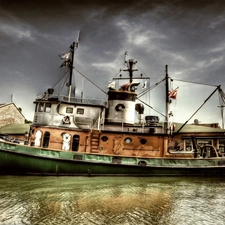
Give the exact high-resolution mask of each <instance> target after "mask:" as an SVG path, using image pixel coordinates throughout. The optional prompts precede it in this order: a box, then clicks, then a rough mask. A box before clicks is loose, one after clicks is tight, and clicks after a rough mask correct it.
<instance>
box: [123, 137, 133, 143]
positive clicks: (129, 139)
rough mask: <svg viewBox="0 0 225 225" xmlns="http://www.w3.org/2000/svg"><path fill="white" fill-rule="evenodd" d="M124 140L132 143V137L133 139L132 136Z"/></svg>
mask: <svg viewBox="0 0 225 225" xmlns="http://www.w3.org/2000/svg"><path fill="white" fill-rule="evenodd" d="M124 141H125V142H126V143H127V144H130V143H131V142H132V139H131V138H126V139H125V140H124Z"/></svg>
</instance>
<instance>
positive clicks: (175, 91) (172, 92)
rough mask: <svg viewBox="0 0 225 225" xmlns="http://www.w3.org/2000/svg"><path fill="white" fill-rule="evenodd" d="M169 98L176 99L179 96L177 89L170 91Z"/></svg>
mask: <svg viewBox="0 0 225 225" xmlns="http://www.w3.org/2000/svg"><path fill="white" fill-rule="evenodd" d="M169 98H173V99H176V98H177V90H176V89H175V90H172V91H169Z"/></svg>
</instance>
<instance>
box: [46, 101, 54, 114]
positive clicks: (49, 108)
mask: <svg viewBox="0 0 225 225" xmlns="http://www.w3.org/2000/svg"><path fill="white" fill-rule="evenodd" d="M51 106H52V104H51V103H45V112H46V113H50V112H51Z"/></svg>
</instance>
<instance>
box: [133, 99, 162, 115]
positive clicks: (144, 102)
mask: <svg viewBox="0 0 225 225" xmlns="http://www.w3.org/2000/svg"><path fill="white" fill-rule="evenodd" d="M136 99H138V100H139V101H140V102H141V103H143V104H144V105H146V106H148V107H149V108H151V109H152V110H154V111H155V112H157V113H158V114H160V115H161V116H163V117H166V115H164V114H162V113H161V112H159V111H158V110H156V109H154V108H153V107H152V106H150V105H149V104H147V103H146V102H144V101H142V100H141V99H139V98H138V97H136Z"/></svg>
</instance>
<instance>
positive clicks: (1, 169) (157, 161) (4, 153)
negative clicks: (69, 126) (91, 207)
mask: <svg viewBox="0 0 225 225" xmlns="http://www.w3.org/2000/svg"><path fill="white" fill-rule="evenodd" d="M7 147H8V148H7ZM0 174H8V175H15V174H17V175H51V176H63V175H64V176H225V158H221V157H217V158H210V159H177V158H176V159H175V158H174V159H173V158H169V159H168V158H137V157H123V156H117V157H116V158H115V157H114V156H109V155H98V154H86V153H74V152H61V151H56V150H46V149H39V148H33V147H29V146H26V147H25V146H19V145H18V146H17V145H10V144H6V145H5V146H4V147H1V149H0Z"/></svg>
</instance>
